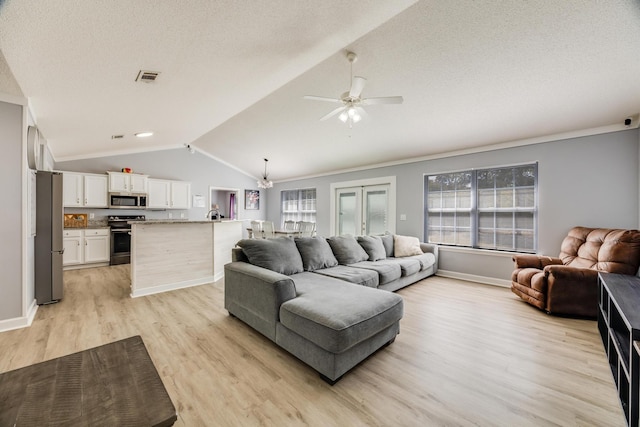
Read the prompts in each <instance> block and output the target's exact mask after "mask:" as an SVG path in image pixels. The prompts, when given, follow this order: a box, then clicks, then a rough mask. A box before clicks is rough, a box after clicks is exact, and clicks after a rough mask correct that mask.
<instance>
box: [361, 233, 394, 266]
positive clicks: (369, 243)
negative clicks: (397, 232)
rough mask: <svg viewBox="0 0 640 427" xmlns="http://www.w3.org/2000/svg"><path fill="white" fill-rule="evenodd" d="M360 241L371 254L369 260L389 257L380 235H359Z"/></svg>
mask: <svg viewBox="0 0 640 427" xmlns="http://www.w3.org/2000/svg"><path fill="white" fill-rule="evenodd" d="M357 239H358V243H359V244H360V246H362V249H364V250H365V252H366V253H367V254H368V255H369V261H378V260H380V259H385V258H387V252H386V250H385V249H384V245H383V244H382V239H381V238H380V237H379V236H358V237H357Z"/></svg>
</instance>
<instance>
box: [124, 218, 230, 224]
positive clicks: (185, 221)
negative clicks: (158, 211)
mask: <svg viewBox="0 0 640 427" xmlns="http://www.w3.org/2000/svg"><path fill="white" fill-rule="evenodd" d="M217 222H240V223H241V222H242V221H237V220H235V219H222V220H215V221H211V220H209V219H203V220H197V219H147V220H145V221H129V224H213V223H217Z"/></svg>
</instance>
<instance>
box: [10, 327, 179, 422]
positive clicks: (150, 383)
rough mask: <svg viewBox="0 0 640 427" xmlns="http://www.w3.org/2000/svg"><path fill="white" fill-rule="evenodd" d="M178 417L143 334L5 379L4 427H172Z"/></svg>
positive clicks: (22, 369)
mask: <svg viewBox="0 0 640 427" xmlns="http://www.w3.org/2000/svg"><path fill="white" fill-rule="evenodd" d="M176 419H177V415H176V410H175V407H174V406H173V403H172V402H171V399H170V398H169V395H168V394H167V390H166V389H165V388H164V385H163V384H162V380H161V379H160V376H159V375H158V372H157V371H156V368H155V366H154V365H153V362H152V361H151V358H150V357H149V353H148V352H147V349H146V347H145V346H144V342H143V341H142V338H141V337H140V336H135V337H131V338H127V339H124V340H121V341H116V342H113V343H111V344H106V345H103V346H100V347H95V348H92V349H89V350H85V351H81V352H79V353H74V354H70V355H68V356H63V357H59V358H57V359H52V360H48V361H46V362H42V363H38V364H35V365H31V366H27V367H25V368H21V369H16V370H15V371H9V372H5V373H4V374H1V375H0V426H16V427H20V426H42V425H65V426H66V425H69V426H71V425H74V426H76V425H77V426H124V425H126V426H171V425H173V423H174V422H175V421H176Z"/></svg>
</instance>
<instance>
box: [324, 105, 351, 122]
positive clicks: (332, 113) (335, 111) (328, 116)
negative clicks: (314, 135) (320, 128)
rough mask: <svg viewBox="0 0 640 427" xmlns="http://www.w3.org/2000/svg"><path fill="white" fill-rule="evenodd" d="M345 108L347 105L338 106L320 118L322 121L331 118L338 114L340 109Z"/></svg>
mask: <svg viewBox="0 0 640 427" xmlns="http://www.w3.org/2000/svg"><path fill="white" fill-rule="evenodd" d="M345 108H347V107H338V108H336V109H335V110H333V111H332V112H330V113H329V114H327V115H326V116H323V117H322V118H321V119H320V121H323V120H327V119H330V118H331V117H333V116H335V115H336V114H338V113H339V112H340V111H342V110H344V109H345Z"/></svg>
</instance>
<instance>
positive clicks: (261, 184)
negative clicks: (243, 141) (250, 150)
mask: <svg viewBox="0 0 640 427" xmlns="http://www.w3.org/2000/svg"><path fill="white" fill-rule="evenodd" d="M268 161H269V160H268V159H264V175H262V179H260V180H258V187H260V188H271V187H273V181H269V179H267V176H268V175H267V162H268Z"/></svg>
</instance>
